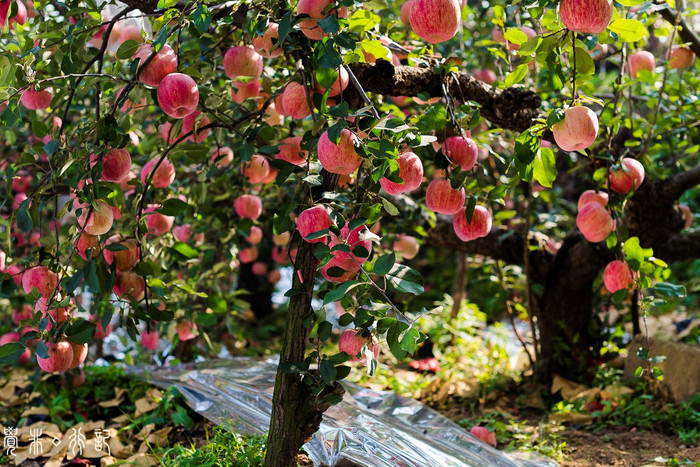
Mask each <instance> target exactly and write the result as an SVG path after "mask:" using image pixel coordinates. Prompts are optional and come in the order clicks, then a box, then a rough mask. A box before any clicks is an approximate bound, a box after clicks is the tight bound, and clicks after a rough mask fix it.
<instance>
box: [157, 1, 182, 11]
mask: <svg viewBox="0 0 700 467" xmlns="http://www.w3.org/2000/svg"><path fill="white" fill-rule="evenodd" d="M178 1H179V0H158V9H159V10H161V9H165V8H170V7H171V6H175V5H177V2H178Z"/></svg>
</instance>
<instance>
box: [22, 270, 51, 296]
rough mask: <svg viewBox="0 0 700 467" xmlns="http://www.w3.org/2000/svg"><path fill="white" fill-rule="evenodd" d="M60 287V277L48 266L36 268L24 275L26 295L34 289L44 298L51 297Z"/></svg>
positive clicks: (23, 286)
mask: <svg viewBox="0 0 700 467" xmlns="http://www.w3.org/2000/svg"><path fill="white" fill-rule="evenodd" d="M57 286H58V275H57V274H56V273H55V272H53V271H51V270H50V269H49V268H47V267H46V266H35V267H33V268H31V269H27V270H26V271H24V273H23V274H22V288H23V289H24V293H27V294H28V293H30V292H31V291H32V289H33V288H34V287H36V288H37V289H38V290H39V293H40V294H41V295H42V296H43V297H50V296H51V294H52V293H53V291H54V289H55V288H56V287H57Z"/></svg>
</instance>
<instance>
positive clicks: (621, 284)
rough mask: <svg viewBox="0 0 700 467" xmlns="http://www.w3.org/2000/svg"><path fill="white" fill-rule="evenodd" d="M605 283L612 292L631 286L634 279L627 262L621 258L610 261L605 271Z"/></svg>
mask: <svg viewBox="0 0 700 467" xmlns="http://www.w3.org/2000/svg"><path fill="white" fill-rule="evenodd" d="M603 283H605V288H606V289H608V292H610V293H615V292H617V291H618V290H622V289H629V288H631V287H632V286H633V285H634V280H633V279H632V272H631V271H630V268H629V266H628V265H627V263H625V262H624V261H619V260H618V261H612V262H610V263H608V265H607V266H605V271H603Z"/></svg>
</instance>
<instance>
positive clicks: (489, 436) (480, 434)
mask: <svg viewBox="0 0 700 467" xmlns="http://www.w3.org/2000/svg"><path fill="white" fill-rule="evenodd" d="M469 433H470V434H471V435H472V436H476V437H477V438H479V439H480V440H481V441H483V442H484V443H486V444H488V445H490V446H493V447H494V448H495V447H496V445H497V444H498V440H497V439H496V432H495V431H489V430H488V429H487V428H486V427H483V426H475V427H472V429H471V430H469Z"/></svg>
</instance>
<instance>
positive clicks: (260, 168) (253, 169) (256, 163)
mask: <svg viewBox="0 0 700 467" xmlns="http://www.w3.org/2000/svg"><path fill="white" fill-rule="evenodd" d="M269 174H270V163H269V162H267V159H266V158H265V156H261V155H259V154H255V155H253V157H251V159H250V160H249V161H248V162H246V163H245V164H244V165H243V176H244V177H246V178H247V179H248V181H249V182H250V183H260V182H262V181H263V180H265V178H267V176H268V175H269Z"/></svg>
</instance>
